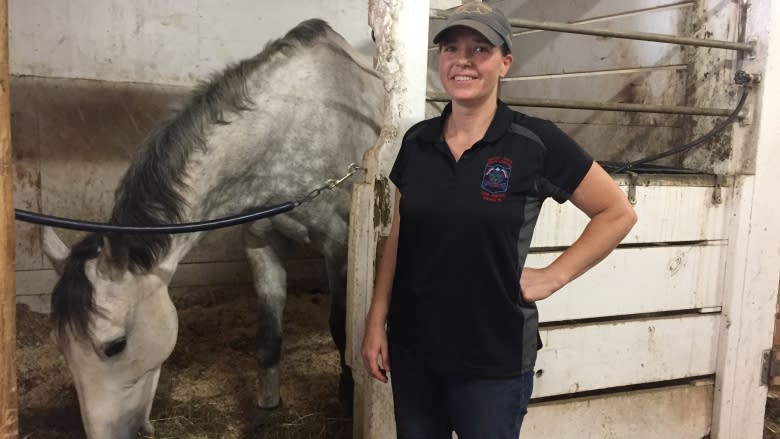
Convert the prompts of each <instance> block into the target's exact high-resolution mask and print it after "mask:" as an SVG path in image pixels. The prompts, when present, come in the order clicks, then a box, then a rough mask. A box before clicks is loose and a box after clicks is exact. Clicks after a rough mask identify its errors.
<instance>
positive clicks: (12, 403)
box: [0, 0, 19, 439]
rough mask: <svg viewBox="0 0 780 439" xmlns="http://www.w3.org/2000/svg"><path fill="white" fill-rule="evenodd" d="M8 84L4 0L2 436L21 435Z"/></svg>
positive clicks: (0, 7) (1, 3)
mask: <svg viewBox="0 0 780 439" xmlns="http://www.w3.org/2000/svg"><path fill="white" fill-rule="evenodd" d="M8 88H9V84H8V0H0V208H1V209H2V214H0V439H14V438H18V437H19V432H18V411H17V408H16V288H15V286H14V248H15V239H14V214H13V212H14V199H13V195H14V192H13V174H12V168H11V121H10V110H9V108H8V106H9V99H8Z"/></svg>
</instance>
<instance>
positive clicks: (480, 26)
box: [433, 2, 512, 53]
mask: <svg viewBox="0 0 780 439" xmlns="http://www.w3.org/2000/svg"><path fill="white" fill-rule="evenodd" d="M455 26H466V27H469V28H471V29H474V30H475V31H477V32H479V33H481V34H482V35H483V36H484V37H485V38H487V40H488V41H490V43H491V44H492V45H494V46H496V47H501V46H502V45H504V44H506V47H507V49H509V53H512V27H511V26H510V25H509V21H508V20H507V19H506V17H505V16H504V14H503V13H502V12H501V11H499V10H498V9H493V8H492V7H490V5H488V4H486V3H482V2H472V3H466V4H464V5H462V6H459V7H457V8H455V10H454V11H452V15H450V16H449V18H447V24H445V25H444V28H443V29H442V30H440V31H439V33H437V34H436V35H435V36H434V37H433V44H438V43H439V42H440V41H441V40H442V38H443V37H444V35H445V34H446V33H447V31H448V30H449V29H451V28H453V27H455Z"/></svg>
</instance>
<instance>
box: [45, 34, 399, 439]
mask: <svg viewBox="0 0 780 439" xmlns="http://www.w3.org/2000/svg"><path fill="white" fill-rule="evenodd" d="M383 105H384V90H383V84H382V81H381V79H380V77H379V76H378V75H377V74H376V73H375V72H374V70H373V69H372V67H371V65H370V63H368V62H366V61H365V60H361V59H360V55H359V54H357V53H356V52H355V51H354V50H353V49H352V48H351V47H350V46H349V45H348V44H347V43H346V41H345V40H344V39H343V38H342V37H341V36H340V35H338V34H337V33H335V32H334V31H333V30H332V29H331V28H330V27H329V26H328V25H327V24H326V23H325V22H323V21H321V20H309V21H305V22H303V23H301V24H300V25H298V26H297V27H295V28H294V29H292V30H291V31H290V32H289V33H288V34H287V35H286V36H285V37H284V38H282V39H279V40H276V41H273V42H271V43H269V44H268V45H267V46H266V48H265V49H264V50H263V51H262V52H261V53H260V54H258V55H256V56H255V57H253V58H250V59H247V60H244V61H242V62H240V63H238V64H236V65H234V66H231V67H229V68H228V69H227V70H225V71H224V72H223V73H222V74H221V75H218V76H216V77H215V78H214V79H213V80H212V81H211V82H210V83H208V84H204V85H203V86H201V87H200V88H198V89H197V90H196V91H195V92H194V93H193V96H192V98H191V102H190V103H189V105H187V106H186V107H185V108H183V109H182V110H180V111H178V112H177V113H176V114H174V115H173V116H172V117H171V118H170V119H168V120H166V121H164V122H163V123H162V124H161V125H160V126H159V127H158V128H157V130H156V131H154V132H153V133H151V134H150V135H149V137H148V138H147V139H146V140H145V141H144V144H143V145H142V147H141V149H140V151H139V153H138V155H137V156H136V157H135V159H134V160H133V162H132V163H131V165H130V168H129V170H128V171H127V174H126V175H125V176H124V177H123V179H122V181H121V183H120V185H119V187H118V188H117V191H116V204H115V206H114V208H113V212H112V215H111V222H113V223H117V224H126V225H152V224H171V223H181V222H190V221H198V220H201V219H210V218H217V217H221V216H226V215H231V214H236V213H240V212H243V211H246V210H247V209H251V208H255V207H259V206H268V205H272V204H278V203H281V202H285V201H289V200H294V199H298V198H300V197H301V196H302V195H305V194H306V193H307V192H309V191H310V190H311V189H312V188H314V187H317V186H319V185H321V184H322V183H323V182H324V180H326V179H328V178H332V177H336V176H339V175H342V174H344V173H345V172H346V169H347V166H348V165H349V164H350V163H352V162H355V163H360V162H361V159H362V154H363V152H364V151H365V150H366V149H368V148H370V147H371V146H372V145H373V144H374V142H375V140H376V138H377V135H378V133H379V130H380V123H381V120H382V108H383ZM348 215H349V192H348V190H347V189H338V190H336V191H333V192H328V193H327V194H325V195H323V196H321V197H319V198H317V199H315V200H314V201H313V202H311V203H308V204H305V205H302V206H301V207H299V208H297V209H295V210H293V211H291V212H289V213H286V214H283V215H279V216H275V217H273V218H270V219H265V220H261V221H258V222H256V223H254V224H252V225H251V226H250V227H248V228H247V233H246V238H247V239H246V254H247V257H248V258H249V262H250V266H251V268H252V274H253V276H254V285H255V289H256V291H257V297H258V310H257V313H258V319H259V325H258V328H259V329H258V339H257V362H258V378H257V381H258V388H257V404H258V406H259V407H260V408H263V409H270V408H275V407H277V406H278V405H279V404H280V401H281V400H280V395H279V361H280V355H281V342H282V311H283V308H284V305H285V299H286V274H285V269H284V266H283V260H284V246H285V243H286V242H289V241H288V240H292V241H296V242H299V243H303V244H306V245H309V246H311V247H313V248H314V249H316V250H318V251H319V252H321V254H322V255H323V257H324V259H325V264H326V269H327V273H328V281H329V287H330V290H331V292H332V293H333V295H334V299H333V303H334V307H333V309H332V310H331V331H332V333H333V335H334V340H336V344H337V345H338V347H339V350H340V351H341V355H342V365H343V350H344V342H345V336H344V307H345V288H346V243H347V236H348ZM198 238H199V234H198V233H193V234H186V235H172V236H171V235H135V236H130V235H113V234H112V235H106V236H102V235H97V234H89V235H87V236H86V237H85V238H84V239H83V240H81V241H80V242H78V243H77V244H75V245H74V246H73V248H72V249H69V248H68V247H67V246H65V244H63V242H62V241H61V240H60V239H59V238H58V237H57V236H56V235H55V234H54V232H53V231H52V230H51V229H45V231H44V249H45V252H46V254H47V255H48V256H49V258H50V259H51V260H52V262H53V263H54V266H55V267H56V268H57V270H58V271H59V272H60V274H61V277H60V279H59V281H58V283H57V285H56V286H55V288H54V292H53V296H52V320H53V323H54V326H55V334H56V339H57V343H58V345H59V346H60V348H61V349H62V352H63V353H64V356H65V358H66V360H67V363H68V366H69V368H70V370H71V373H72V375H73V380H74V383H75V386H76V390H77V392H78V398H79V405H80V407H81V416H82V420H83V421H84V428H85V431H86V433H87V436H88V437H89V438H90V439H127V438H134V437H136V434H137V433H142V434H151V432H152V428H151V424H150V422H149V413H150V411H151V405H152V399H153V397H154V394H155V391H156V388H157V381H158V379H159V376H160V367H161V365H162V363H163V361H165V360H166V359H167V358H168V356H169V355H170V353H171V351H172V350H173V347H174V344H175V342H176V334H177V317H176V311H175V309H174V307H173V304H172V303H171V300H170V298H169V295H168V283H169V282H170V280H171V277H172V276H173V273H174V271H175V270H176V267H177V265H178V263H179V261H181V259H182V258H183V257H184V256H185V255H186V254H187V252H188V251H189V250H190V249H191V248H192V246H193V245H194V244H195V242H196V241H197V240H198ZM347 374H348V372H347ZM342 379H347V380H351V376H348V375H346V376H345V375H344V371H342Z"/></svg>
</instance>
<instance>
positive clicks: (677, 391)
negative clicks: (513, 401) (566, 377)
mask: <svg viewBox="0 0 780 439" xmlns="http://www.w3.org/2000/svg"><path fill="white" fill-rule="evenodd" d="M712 393H713V389H712V385H700V386H693V385H689V386H675V387H666V388H660V389H653V390H643V391H637V392H627V393H617V394H612V395H607V396H600V397H595V398H577V399H573V400H568V401H558V402H551V403H544V404H531V407H530V408H529V410H528V415H527V416H526V417H525V420H524V421H523V430H522V432H521V433H522V434H521V437H522V439H541V438H545V439H548V438H555V439H605V438H610V439H617V438H630V439H658V438H670V439H671V438H674V439H677V438H685V439H699V438H703V437H706V436H707V435H708V434H709V432H710V422H711V419H712Z"/></svg>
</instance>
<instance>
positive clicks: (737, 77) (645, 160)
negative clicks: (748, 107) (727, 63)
mask: <svg viewBox="0 0 780 439" xmlns="http://www.w3.org/2000/svg"><path fill="white" fill-rule="evenodd" d="M742 75H746V74H745V73H744V72H737V74H736V75H735V80H736V81H737V83H739V84H740V85H744V84H745V83H746V82H742V81H745V78H744V76H742ZM748 78H750V77H749V76H748ZM747 81H748V82H749V81H750V79H747ZM749 91H750V89H749V88H748V87H743V89H742V96H741V97H740V98H739V103H738V104H737V107H736V108H735V109H734V111H732V112H731V114H729V116H728V117H727V118H726V120H724V121H723V122H721V123H720V124H718V125H716V126H715V127H714V128H713V129H711V130H710V131H709V132H708V133H707V134H705V135H703V136H701V137H699V138H698V139H696V140H693V141H691V142H689V143H686V144H685V145H681V146H678V147H676V148H672V149H670V150H668V151H664V152H661V153H658V154H653V155H651V156H648V157H645V158H642V159H639V160H635V161H633V162H628V163H626V164H624V165H622V166H619V167H617V168H616V169H615V170H613V171H610V174H618V173H620V172H623V171H628V170H633V169H635V168H636V167H637V166H639V165H643V164H645V163H649V162H654V161H656V160H660V159H662V158H664V157H669V156H671V155H675V154H680V153H683V152H686V151H688V150H690V149H691V148H693V147H695V146H697V145H700V144H702V143H704V142H706V141H708V140H710V139H711V138H712V137H714V136H715V135H716V134H718V133H720V132H721V131H723V130H724V129H725V128H726V127H728V126H729V125H731V124H732V123H734V121H735V120H736V119H737V116H738V115H739V112H740V111H741V110H742V106H743V105H745V100H747V95H748V92H749Z"/></svg>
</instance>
